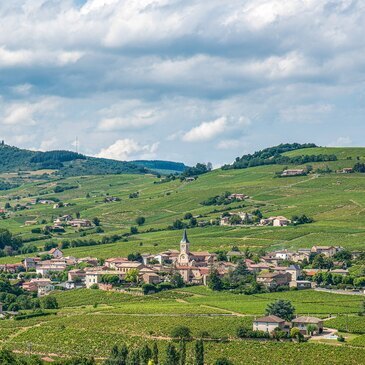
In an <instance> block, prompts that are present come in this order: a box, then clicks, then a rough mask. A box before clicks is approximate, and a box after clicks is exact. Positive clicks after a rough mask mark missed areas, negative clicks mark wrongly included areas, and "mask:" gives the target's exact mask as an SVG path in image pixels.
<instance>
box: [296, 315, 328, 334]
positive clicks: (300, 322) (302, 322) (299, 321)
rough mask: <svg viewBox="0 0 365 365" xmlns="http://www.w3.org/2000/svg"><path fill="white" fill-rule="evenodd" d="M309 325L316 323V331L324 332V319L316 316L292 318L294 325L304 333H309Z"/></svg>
mask: <svg viewBox="0 0 365 365" xmlns="http://www.w3.org/2000/svg"><path fill="white" fill-rule="evenodd" d="M309 325H315V326H316V327H317V330H316V331H315V332H316V333H322V332H323V320H322V319H319V318H316V317H305V316H303V317H297V318H295V319H293V320H292V326H293V327H298V328H299V330H300V332H301V333H302V334H306V333H307V328H308V326H309Z"/></svg>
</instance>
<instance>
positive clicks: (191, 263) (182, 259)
mask: <svg viewBox="0 0 365 365" xmlns="http://www.w3.org/2000/svg"><path fill="white" fill-rule="evenodd" d="M215 260H216V255H215V254H211V253H209V252H197V251H190V241H189V239H188V234H187V231H186V229H185V230H184V232H183V237H182V239H181V241H180V251H179V255H178V257H177V259H176V261H175V265H176V267H177V268H179V267H180V268H181V267H189V268H194V267H195V268H199V267H208V266H211V265H212V264H213V263H214V261H215Z"/></svg>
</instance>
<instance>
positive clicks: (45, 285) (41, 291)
mask: <svg viewBox="0 0 365 365" xmlns="http://www.w3.org/2000/svg"><path fill="white" fill-rule="evenodd" d="M22 287H23V289H24V290H27V291H33V292H38V296H43V295H46V294H48V293H49V292H51V291H53V290H54V285H53V284H52V281H51V280H50V279H31V280H30V281H27V282H25V283H23V285H22Z"/></svg>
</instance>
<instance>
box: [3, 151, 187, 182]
mask: <svg viewBox="0 0 365 365" xmlns="http://www.w3.org/2000/svg"><path fill="white" fill-rule="evenodd" d="M44 169H47V170H57V172H56V174H57V175H60V176H79V175H99V174H123V173H146V172H149V171H156V170H168V171H169V172H170V171H174V172H175V171H176V172H180V171H184V170H185V165H184V164H182V163H175V162H170V161H136V162H126V161H116V160H109V159H104V158H95V157H88V156H85V155H82V154H79V153H76V152H72V151H47V152H41V151H30V150H25V149H20V148H17V147H13V146H8V145H0V172H18V171H34V170H44Z"/></svg>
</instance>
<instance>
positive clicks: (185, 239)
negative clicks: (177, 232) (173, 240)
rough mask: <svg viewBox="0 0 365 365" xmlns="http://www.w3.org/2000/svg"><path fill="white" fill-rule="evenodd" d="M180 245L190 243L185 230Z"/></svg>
mask: <svg viewBox="0 0 365 365" xmlns="http://www.w3.org/2000/svg"><path fill="white" fill-rule="evenodd" d="M180 243H190V241H189V239H188V234H187V233H186V228H185V229H184V233H183V236H182V239H181V241H180Z"/></svg>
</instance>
